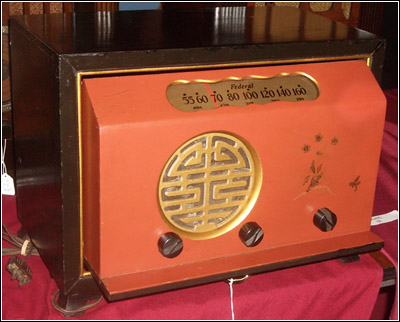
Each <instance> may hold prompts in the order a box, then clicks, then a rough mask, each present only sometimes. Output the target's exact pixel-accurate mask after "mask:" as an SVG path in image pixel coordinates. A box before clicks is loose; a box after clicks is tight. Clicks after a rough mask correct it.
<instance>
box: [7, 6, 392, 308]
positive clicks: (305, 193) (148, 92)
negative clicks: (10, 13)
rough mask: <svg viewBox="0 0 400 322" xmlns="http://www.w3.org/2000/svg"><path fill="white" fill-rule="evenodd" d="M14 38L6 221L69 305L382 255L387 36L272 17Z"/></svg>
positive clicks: (183, 16)
mask: <svg viewBox="0 0 400 322" xmlns="http://www.w3.org/2000/svg"><path fill="white" fill-rule="evenodd" d="M232 10H236V11H237V12H236V11H235V14H234V15H232V12H231V11H232ZM183 30H185V32H184V33H183ZM186 31H187V32H186ZM10 37H11V61H12V93H13V94H12V95H13V96H12V99H13V121H14V140H15V153H16V157H15V159H16V184H17V206H18V216H19V218H20V220H21V223H22V225H23V227H24V229H25V230H26V232H27V233H28V234H29V236H30V237H31V238H32V241H33V242H34V244H35V246H36V247H37V248H38V250H39V252H40V255H41V257H42V259H43V261H44V263H45V264H46V266H47V268H48V269H49V271H50V273H51V276H52V277H53V278H54V280H55V281H56V283H57V285H58V287H59V289H60V296H59V298H58V305H59V306H61V307H63V308H64V309H65V310H67V311H68V310H73V309H75V308H76V307H79V306H80V305H83V304H85V303H86V301H87V300H90V299H93V298H96V297H98V296H99V294H100V290H101V291H102V293H103V294H104V295H105V297H106V298H107V299H109V300H116V299H123V298H127V297H134V296H139V295H146V294H151V293H155V292H160V291H166V290H171V289H175V288H180V287H187V286H192V285H198V284H202V283H209V282H214V281H218V280H223V279H227V278H232V277H238V276H243V275H246V274H256V273H261V272H266V271H270V270H274V269H278V268H284V267H291V266H295V265H299V264H305V263H312V262H316V261H321V260H326V259H332V258H337V257H342V256H347V255H352V254H358V253H363V252H369V251H373V250H378V249H380V248H381V247H382V246H383V241H382V240H381V239H380V238H379V237H378V236H376V235H375V234H373V233H372V232H370V217H371V214H372V207H373V199H374V193H375V184H376V177H377V169H378V162H379V155H380V148H381V140H382V131H383V124H384V118H385V106H386V102H385V98H384V95H383V93H382V92H381V90H380V87H379V84H378V81H379V79H380V69H381V67H382V57H383V48H384V46H383V44H384V42H383V40H381V39H379V38H376V37H375V36H374V35H371V34H369V33H366V32H363V31H360V30H356V29H352V28H349V27H347V26H345V25H342V24H339V23H335V22H332V21H330V20H327V19H325V18H322V17H319V16H315V15H313V14H310V13H306V12H302V11H300V10H297V9H293V8H280V7H269V8H235V9H232V8H224V9H223V8H219V9H213V10H199V11H187V10H186V11H166V12H163V11H152V12H150V11H143V12H129V13H127V12H125V13H99V14H72V15H71V14H64V15H47V16H25V17H23V18H21V19H16V18H13V19H11V24H10Z"/></svg>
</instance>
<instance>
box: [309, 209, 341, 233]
mask: <svg viewBox="0 0 400 322" xmlns="http://www.w3.org/2000/svg"><path fill="white" fill-rule="evenodd" d="M313 222H314V225H315V226H317V227H318V228H319V229H321V230H322V231H330V230H332V229H333V228H334V227H335V225H336V222H337V218H336V215H335V214H334V213H333V212H332V211H330V210H329V209H328V208H321V209H318V210H317V212H316V213H315V214H314V218H313Z"/></svg>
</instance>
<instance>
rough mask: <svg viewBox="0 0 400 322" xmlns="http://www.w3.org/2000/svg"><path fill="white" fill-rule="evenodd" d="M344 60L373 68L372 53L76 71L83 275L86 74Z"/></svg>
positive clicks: (135, 72)
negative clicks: (83, 87) (83, 84)
mask: <svg viewBox="0 0 400 322" xmlns="http://www.w3.org/2000/svg"><path fill="white" fill-rule="evenodd" d="M343 60H365V62H366V64H367V66H368V67H370V68H371V60H372V54H366V55H353V56H334V57H318V58H315V57H314V58H302V59H286V60H273V61H254V62H241V63H240V62H239V63H226V64H210V65H194V66H191V65H185V66H172V67H171V66H169V67H145V68H132V69H116V70H103V71H80V72H77V73H76V91H77V114H78V115H77V119H78V153H79V156H78V159H79V221H80V233H79V236H80V262H81V263H80V270H81V274H80V275H81V277H84V276H87V275H90V273H88V272H84V261H83V213H82V124H81V99H82V97H81V82H82V79H83V77H84V76H93V75H112V74H137V73H151V72H165V71H171V72H172V71H180V70H193V69H196V70H201V69H210V68H227V67H250V66H268V65H280V64H295V63H312V62H330V61H343Z"/></svg>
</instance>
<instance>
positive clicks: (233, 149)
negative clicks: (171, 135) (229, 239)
mask: <svg viewBox="0 0 400 322" xmlns="http://www.w3.org/2000/svg"><path fill="white" fill-rule="evenodd" d="M261 182H262V169H261V165H260V161H259V158H258V155H257V153H256V151H255V150H254V149H253V147H252V146H251V145H250V144H249V143H248V142H246V141H245V140H244V139H242V138H239V137H238V136H236V135H233V134H227V133H218V132H217V133H206V134H202V135H199V136H197V137H195V138H193V139H191V140H189V141H187V142H186V143H184V144H183V145H182V146H181V147H180V148H179V149H178V150H176V151H175V153H174V154H173V155H172V156H171V157H170V159H169V160H168V161H167V163H166V165H165V167H164V169H163V171H162V174H161V177H160V182H159V186H158V200H159V204H160V209H161V213H162V217H163V219H164V221H165V222H166V224H167V225H168V226H169V227H170V228H171V229H172V230H173V231H175V232H176V233H178V234H180V235H181V236H184V237H187V238H190V239H208V238H213V237H216V236H219V235H221V234H223V233H225V232H227V231H229V230H231V229H232V228H234V227H235V226H236V225H238V224H239V223H240V222H241V221H242V220H243V219H244V218H245V217H246V216H247V215H248V214H249V213H250V211H251V209H252V208H253V206H254V204H255V202H256V199H257V197H258V194H259V192H260V188H261Z"/></svg>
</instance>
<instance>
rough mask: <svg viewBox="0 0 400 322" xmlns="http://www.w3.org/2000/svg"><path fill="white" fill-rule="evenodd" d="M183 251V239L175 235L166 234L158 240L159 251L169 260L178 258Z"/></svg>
mask: <svg viewBox="0 0 400 322" xmlns="http://www.w3.org/2000/svg"><path fill="white" fill-rule="evenodd" d="M182 249H183V242H182V239H181V238H180V237H179V236H178V235H177V234H175V233H172V232H169V233H165V234H164V235H162V236H161V237H160V238H159V239H158V250H159V251H160V253H161V254H162V255H163V256H164V257H167V258H174V257H176V256H178V255H179V254H180V253H181V252H182Z"/></svg>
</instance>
